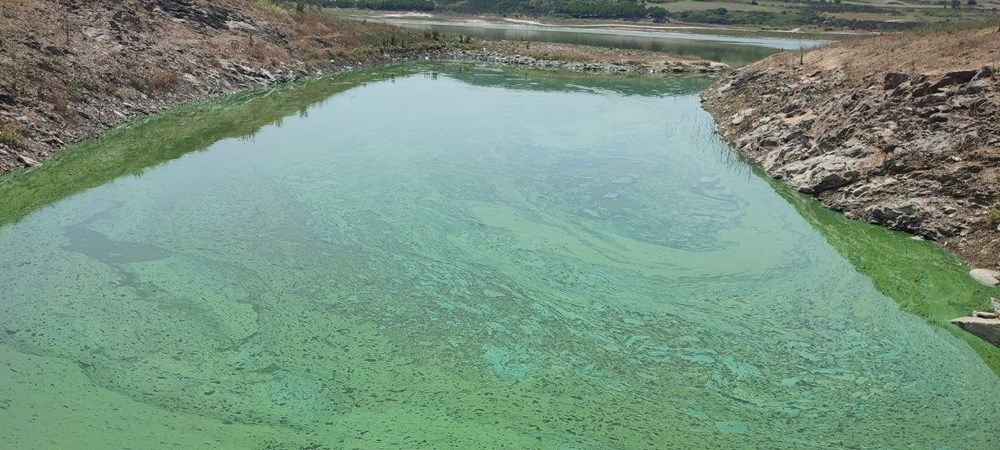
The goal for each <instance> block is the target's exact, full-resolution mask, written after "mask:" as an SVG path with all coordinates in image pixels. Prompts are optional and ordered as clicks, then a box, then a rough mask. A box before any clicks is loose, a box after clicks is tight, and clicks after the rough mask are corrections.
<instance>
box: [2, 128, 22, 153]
mask: <svg viewBox="0 0 1000 450" xmlns="http://www.w3.org/2000/svg"><path fill="white" fill-rule="evenodd" d="M23 139H24V134H23V132H22V130H21V127H20V126H18V125H16V124H13V123H4V124H0V144H4V145H8V146H11V147H17V146H19V145H20V144H21V141H22V140H23Z"/></svg>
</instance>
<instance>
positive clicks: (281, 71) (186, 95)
mask: <svg viewBox="0 0 1000 450" xmlns="http://www.w3.org/2000/svg"><path fill="white" fill-rule="evenodd" d="M442 46H443V44H441V43H439V42H435V41H432V40H430V39H426V38H424V37H423V36H418V35H414V34H412V33H409V32H407V31H404V30H401V29H399V28H396V27H391V26H386V25H368V24H360V23H355V22H350V21H341V20H332V19H330V18H329V17H326V16H325V15H322V14H319V13H316V12H312V11H307V12H295V11H290V10H286V9H282V8H279V7H276V6H274V5H273V4H271V3H268V2H257V1H249V0H215V1H206V0H148V1H140V0H92V1H83V0H0V73H2V74H3V76H2V77H0V173H4V172H8V171H10V170H14V169H17V168H19V167H23V166H26V165H35V164H38V163H39V162H40V161H42V160H44V159H45V158H46V157H48V156H49V155H50V154H52V153H53V152H54V151H56V150H58V149H59V148H61V147H63V146H65V145H66V144H69V143H72V142H75V141H78V140H81V139H84V138H87V137H91V136H94V135H96V134H99V133H101V132H103V131H105V130H107V129H108V128H111V127H113V126H116V125H119V124H122V123H124V122H126V121H128V120H130V119H134V118H136V117H140V116H143V115H147V114H150V113H153V112H157V111H161V110H164V109H166V108H169V107H172V106H176V105H179V104H182V103H187V102H190V101H194V100H198V99H203V98H206V97H209V96H214V95H221V94H226V93H231V92H235V91H240V90H245V89H250V88H254V87H260V86H264V85H268V84H271V83H276V82H282V81H290V80H294V79H299V78H303V77H308V76H315V75H318V74H321V73H324V72H329V71H333V70H340V69H343V68H345V67H350V66H356V65H358V64H362V63H371V62H384V61H387V60H392V59H395V58H398V57H399V55H405V54H410V53H413V52H419V51H427V50H433V49H436V48H440V47H442Z"/></svg>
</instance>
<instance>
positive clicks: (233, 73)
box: [0, 41, 730, 179]
mask: <svg viewBox="0 0 1000 450" xmlns="http://www.w3.org/2000/svg"><path fill="white" fill-rule="evenodd" d="M480 44H482V43H480ZM469 47H470V45H465V46H461V47H455V48H450V47H444V48H441V49H424V50H416V51H411V52H403V53H396V54H383V55H378V56H373V57H370V58H368V59H365V60H360V61H336V62H334V61H331V62H330V63H329V64H326V65H323V66H319V67H314V68H311V69H304V70H299V71H294V72H293V71H288V72H284V73H273V72H270V71H268V70H266V69H263V68H261V69H255V68H252V67H248V66H245V65H241V64H237V63H229V64H227V66H228V69H229V72H227V73H224V74H223V76H224V77H225V78H226V79H227V80H226V81H227V83H226V84H224V85H222V86H221V87H220V86H213V87H208V88H205V87H202V86H201V85H200V83H198V82H197V81H191V82H190V83H191V86H190V87H189V89H187V90H185V91H184V92H178V91H171V92H164V93H163V94H164V95H160V96H152V95H144V96H143V97H141V98H140V99H135V100H133V101H131V102H116V101H108V102H99V103H95V104H89V105H87V106H88V107H89V108H90V109H94V110H100V111H110V112H111V113H112V114H113V115H108V116H106V117H104V118H103V120H100V121H98V122H90V123H86V124H80V125H79V126H76V127H74V126H69V127H66V128H63V129H61V133H62V136H60V135H57V134H55V133H53V132H52V131H48V130H45V127H44V125H45V124H44V123H32V122H27V121H26V122H22V125H24V126H25V129H27V130H37V133H39V134H40V135H42V136H45V138H43V139H41V140H36V141H35V142H32V143H31V144H34V145H36V146H46V147H47V148H46V150H45V153H44V156H43V157H42V158H38V159H36V158H35V157H33V156H32V155H25V154H23V153H19V152H16V151H15V152H13V154H10V153H7V152H5V151H4V146H3V144H2V143H0V167H2V169H3V170H0V179H2V178H4V177H6V176H8V175H10V174H12V173H15V172H18V171H20V170H23V169H25V168H30V167H34V166H41V165H43V164H44V162H45V160H46V159H48V158H50V157H53V156H56V155H57V154H58V153H59V152H60V151H61V150H63V149H65V148H67V147H70V146H72V145H74V144H77V143H79V142H82V141H85V140H88V139H92V138H97V137H100V136H101V135H103V134H104V133H107V132H109V131H111V130H113V129H115V128H118V127H121V126H124V125H127V124H128V123H131V122H133V121H136V120H141V119H143V118H146V117H149V116H152V115H156V114H160V113H164V112H167V111H169V110H172V109H175V108H179V107H183V106H186V105H189V104H192V103H197V102H201V101H205V100H210V99H215V98H221V97H226V96H230V95H236V94H240V93H243V92H248V91H252V90H255V89H260V88H266V87H269V86H275V85H280V84H285V83H293V82H299V81H306V80H312V79H317V78H323V77H333V76H337V75H341V74H345V73H348V72H351V71H355V70H358V69H370V68H377V67H380V66H386V65H391V64H398V63H405V62H408V61H419V60H433V61H468V62H482V63H490V64H498V65H506V66H520V67H528V68H532V69H539V70H564V71H571V72H580V73H607V74H623V75H640V76H651V75H668V74H669V75H683V74H701V75H718V74H721V73H723V72H725V71H728V70H730V67H729V66H728V65H726V64H724V63H719V62H714V61H707V60H692V59H683V58H680V57H664V55H662V54H653V53H651V52H641V51H634V50H633V51H617V52H616V51H607V52H600V51H598V52H596V53H597V54H599V55H602V56H599V57H597V58H579V52H580V51H581V49H596V47H593V48H592V47H586V46H578V45H560V44H551V45H550V44H536V45H535V46H534V47H535V48H534V51H530V50H526V51H522V50H521V48H520V46H519V43H516V42H511V41H489V42H487V43H485V46H484V45H479V46H478V48H469ZM560 50H563V51H567V52H568V53H572V54H571V55H569V56H567V57H565V58H561V57H560V56H564V55H560V53H559V52H560ZM553 52H554V53H553ZM545 54H548V55H550V57H548V58H546V57H543V56H541V55H545ZM592 54H593V53H592ZM611 55H617V57H612V56H611ZM215 81H218V78H217V79H216V80H215ZM21 117H24V116H21ZM67 136H71V137H69V138H67ZM5 159H6V161H5ZM11 159H14V161H11ZM18 163H19V164H18ZM12 166H13V168H11V167H12Z"/></svg>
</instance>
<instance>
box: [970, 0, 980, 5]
mask: <svg viewBox="0 0 1000 450" xmlns="http://www.w3.org/2000/svg"><path fill="white" fill-rule="evenodd" d="M978 4H979V2H977V1H976V0H969V6H976V5H978Z"/></svg>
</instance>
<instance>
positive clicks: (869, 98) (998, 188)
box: [702, 26, 1000, 268]
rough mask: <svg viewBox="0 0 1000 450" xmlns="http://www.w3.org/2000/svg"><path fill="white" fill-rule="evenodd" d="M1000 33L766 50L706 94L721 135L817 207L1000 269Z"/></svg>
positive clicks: (968, 31) (984, 31) (911, 36)
mask: <svg viewBox="0 0 1000 450" xmlns="http://www.w3.org/2000/svg"><path fill="white" fill-rule="evenodd" d="M998 69H1000V32H998V30H997V29H996V26H993V27H991V28H988V29H964V30H958V31H948V32H934V33H924V34H906V35H896V36H883V37H877V38H869V39H863V40H857V41H852V42H847V43H841V44H836V45H833V46H830V47H826V48H821V49H816V50H813V51H808V52H805V53H804V54H802V53H797V52H796V53H783V54H778V55H774V56H772V57H770V58H768V59H765V60H763V61H760V62H758V63H756V64H752V65H750V66H747V67H744V68H741V69H738V70H736V71H733V72H731V73H730V74H728V75H727V76H725V77H723V78H722V79H721V80H719V82H717V83H716V84H715V85H714V86H712V87H711V88H710V89H709V90H707V91H706V92H704V93H703V95H702V101H703V103H704V105H705V107H706V108H707V109H708V110H709V111H710V112H711V113H712V114H713V115H714V116H715V118H716V121H717V123H718V126H719V132H720V133H721V134H722V136H723V137H724V139H725V140H726V141H728V142H729V143H730V144H731V145H732V146H733V148H734V149H735V150H736V151H737V152H738V153H740V155H742V156H743V157H745V158H747V159H748V160H750V161H751V162H753V163H754V164H758V165H760V166H761V167H762V168H763V169H764V170H765V171H766V172H767V173H769V174H770V175H772V176H774V177H776V178H779V179H782V180H784V181H785V182H786V183H788V184H789V185H791V186H793V187H794V188H796V189H798V190H800V191H802V192H805V193H808V194H811V195H814V196H816V197H817V198H818V199H819V200H820V201H821V202H822V203H823V204H824V205H825V206H827V207H830V208H833V209H836V210H839V211H843V212H844V214H846V215H847V216H849V217H853V218H858V219H863V220H866V221H869V222H872V223H876V224H880V225H884V226H886V227H889V228H893V229H897V230H902V231H906V232H909V233H913V234H915V235H919V236H922V237H925V238H927V239H932V240H935V241H938V242H940V243H941V244H942V245H943V246H945V247H946V248H948V249H951V250H952V251H954V252H956V253H957V254H958V255H959V256H960V257H962V258H963V259H965V260H966V261H968V262H969V263H970V264H972V265H973V266H977V267H988V268H996V267H998V265H1000V73H998Z"/></svg>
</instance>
